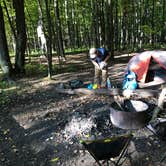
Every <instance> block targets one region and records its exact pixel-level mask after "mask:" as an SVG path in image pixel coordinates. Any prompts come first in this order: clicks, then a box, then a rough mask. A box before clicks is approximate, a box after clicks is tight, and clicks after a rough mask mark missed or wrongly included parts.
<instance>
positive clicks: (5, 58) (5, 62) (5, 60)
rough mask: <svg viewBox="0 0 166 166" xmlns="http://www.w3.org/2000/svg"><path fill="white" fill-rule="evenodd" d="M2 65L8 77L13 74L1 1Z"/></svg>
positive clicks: (0, 35) (0, 55)
mask: <svg viewBox="0 0 166 166" xmlns="http://www.w3.org/2000/svg"><path fill="white" fill-rule="evenodd" d="M0 66H1V68H2V71H3V73H4V76H5V77H6V78H7V79H10V77H11V75H12V64H11V61H10V57H9V52H8V47H7V40H6V33H5V25H4V17H3V11H2V7H1V3H0Z"/></svg>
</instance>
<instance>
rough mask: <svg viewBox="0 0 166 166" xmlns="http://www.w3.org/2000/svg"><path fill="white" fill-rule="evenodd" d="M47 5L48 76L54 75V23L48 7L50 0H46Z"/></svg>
mask: <svg viewBox="0 0 166 166" xmlns="http://www.w3.org/2000/svg"><path fill="white" fill-rule="evenodd" d="M45 5H46V14H47V21H48V41H47V59H48V78H51V76H52V31H51V27H52V23H51V16H50V12H49V8H48V1H47V0H45Z"/></svg>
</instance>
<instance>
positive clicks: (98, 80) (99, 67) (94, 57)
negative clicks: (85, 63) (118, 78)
mask: <svg viewBox="0 0 166 166" xmlns="http://www.w3.org/2000/svg"><path fill="white" fill-rule="evenodd" d="M89 56H90V60H91V62H92V63H93V65H94V67H95V76H94V83H95V84H98V85H101V88H106V87H107V78H108V62H109V59H110V55H109V53H108V51H107V50H106V49H105V48H103V47H102V48H91V49H90V50H89Z"/></svg>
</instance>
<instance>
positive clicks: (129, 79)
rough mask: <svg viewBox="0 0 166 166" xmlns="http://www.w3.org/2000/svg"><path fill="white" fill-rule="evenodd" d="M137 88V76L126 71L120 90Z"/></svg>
mask: <svg viewBox="0 0 166 166" xmlns="http://www.w3.org/2000/svg"><path fill="white" fill-rule="evenodd" d="M137 87H138V83H137V76H136V74H135V73H134V72H132V71H130V70H129V71H128V72H127V74H126V75H125V78H124V80H123V85H122V89H129V90H134V89H136V88H137Z"/></svg>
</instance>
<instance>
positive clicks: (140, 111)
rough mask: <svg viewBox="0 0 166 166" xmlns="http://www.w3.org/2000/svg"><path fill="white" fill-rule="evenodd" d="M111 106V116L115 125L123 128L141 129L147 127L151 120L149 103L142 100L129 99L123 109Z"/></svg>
mask: <svg viewBox="0 0 166 166" xmlns="http://www.w3.org/2000/svg"><path fill="white" fill-rule="evenodd" d="M114 105H115V103H114V104H112V106H111V108H110V118H111V122H112V123H113V125H114V126H116V127H119V128H122V129H140V128H142V127H145V126H146V125H147V124H148V122H149V121H150V116H149V114H148V111H147V110H148V108H149V107H148V105H147V104H146V103H144V102H142V101H138V100H129V102H126V103H124V105H123V107H120V108H123V110H122V109H117V107H116V108H115V107H114Z"/></svg>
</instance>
